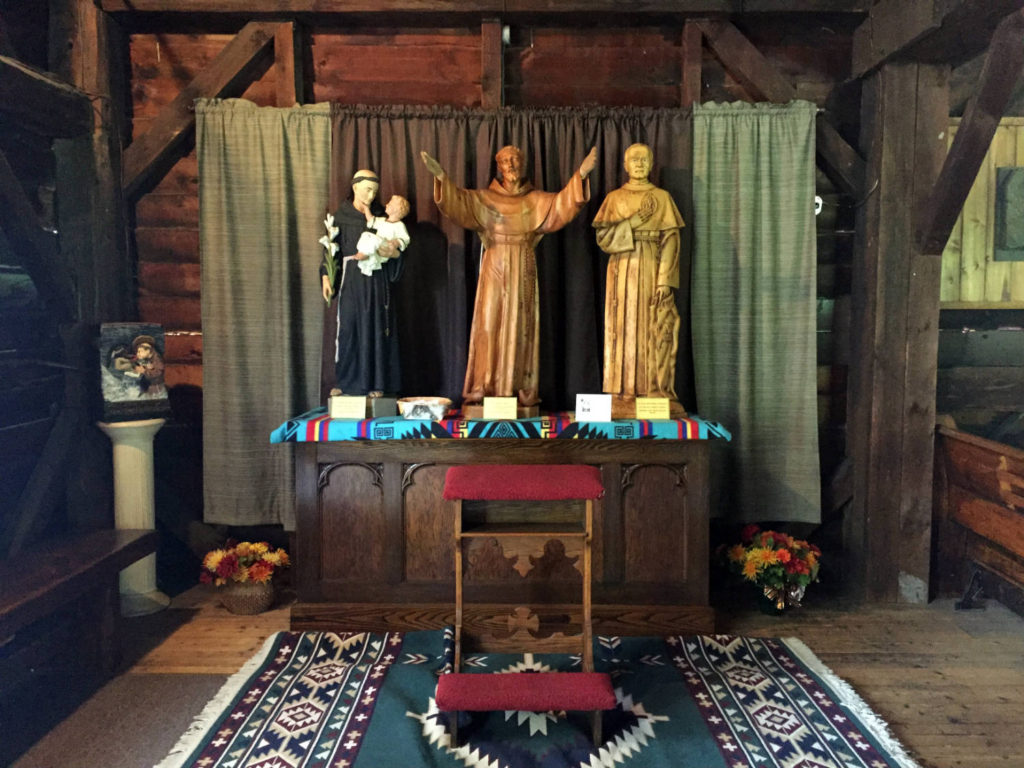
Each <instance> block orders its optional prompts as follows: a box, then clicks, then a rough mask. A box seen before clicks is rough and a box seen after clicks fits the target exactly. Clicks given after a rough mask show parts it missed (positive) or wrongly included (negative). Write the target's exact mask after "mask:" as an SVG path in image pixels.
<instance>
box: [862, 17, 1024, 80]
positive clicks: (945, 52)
mask: <svg viewBox="0 0 1024 768" xmlns="http://www.w3.org/2000/svg"><path fill="white" fill-rule="evenodd" d="M1021 8H1024V0H914V1H913V2H910V1H909V0H880V2H878V3H877V4H876V5H875V6H874V7H873V8H872V9H871V13H870V14H869V16H868V18H867V19H866V20H865V21H864V23H863V24H861V25H860V26H859V27H858V28H857V30H856V31H855V32H854V35H853V54H852V64H851V72H852V76H853V77H854V78H859V77H863V76H864V75H866V74H867V73H868V72H870V71H872V70H873V69H876V68H877V67H878V66H880V65H881V64H882V63H883V62H885V61H889V60H891V59H904V60H908V61H918V62H922V63H933V64H938V63H948V64H952V65H953V66H957V65H959V64H962V63H964V62H965V61H968V60H970V59H972V58H974V57H975V56H977V55H978V54H980V53H981V52H982V51H984V50H985V48H986V47H987V46H988V41H989V39H990V38H991V37H992V33H993V30H995V28H996V27H997V26H998V25H999V23H1000V22H1001V21H1002V19H1003V18H1004V17H1005V16H1007V15H1008V14H1010V13H1013V12H1015V11H1019V10H1020V9H1021Z"/></svg>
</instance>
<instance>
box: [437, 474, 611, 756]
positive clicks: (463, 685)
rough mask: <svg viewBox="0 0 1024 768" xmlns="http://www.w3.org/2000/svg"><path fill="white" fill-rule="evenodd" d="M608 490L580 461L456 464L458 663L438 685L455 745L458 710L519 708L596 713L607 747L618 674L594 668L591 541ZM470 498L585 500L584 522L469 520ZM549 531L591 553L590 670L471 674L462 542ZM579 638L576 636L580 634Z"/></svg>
mask: <svg viewBox="0 0 1024 768" xmlns="http://www.w3.org/2000/svg"><path fill="white" fill-rule="evenodd" d="M603 494H604V486H603V485H602V483H601V473H600V472H599V471H598V470H597V468H596V467H591V466H586V465H577V464H558V465H528V464H476V465H466V466H458V467H452V468H451V469H449V470H448V472H447V474H446V476H445V486H444V498H445V499H448V500H449V501H453V502H455V503H454V511H455V519H454V532H455V663H454V669H455V671H454V672H450V673H448V674H445V675H441V677H440V678H439V679H438V683H437V695H436V701H437V708H438V709H439V710H441V711H442V712H452V713H455V714H454V715H453V717H452V746H456V745H457V744H458V728H457V719H458V718H457V713H458V712H460V711H463V712H490V711H499V710H519V711H528V712H547V711H551V710H555V711H558V710H569V711H589V712H590V713H591V714H590V721H591V729H592V735H593V740H594V745H595V746H600V744H601V711H602V710H606V709H613V708H614V707H615V692H614V691H613V690H612V684H611V677H610V676H609V675H607V674H605V673H598V672H594V649H593V642H592V628H591V597H590V593H591V563H590V560H591V558H590V541H591V537H592V535H593V524H594V499H597V498H600V497H601V496H602V495H603ZM463 500H467V501H468V500H474V501H528V502H538V503H543V502H552V501H565V500H579V501H584V502H585V505H586V506H585V511H584V515H583V520H582V525H577V526H572V525H570V524H568V523H566V524H563V525H558V526H554V527H553V526H552V524H551V523H536V522H533V523H531V522H529V521H524V522H522V523H515V522H511V523H510V522H508V521H507V520H505V521H503V522H502V523H501V524H500V525H499V524H491V525H488V524H486V523H484V524H482V525H472V524H467V525H464V522H466V521H464V520H463V505H462V502H463ZM537 535H543V536H546V537H549V538H552V539H570V540H572V539H575V540H577V541H579V542H580V544H581V545H582V550H583V554H582V557H583V569H582V571H583V573H582V575H583V597H582V600H581V608H582V613H583V622H582V624H583V631H582V633H581V635H580V638H579V639H580V642H581V648H580V650H581V659H582V665H583V671H582V672H540V673H537V672H515V673H506V674H489V673H464V672H461V671H460V669H461V665H462V608H463V592H462V579H463V568H462V546H463V542H464V540H466V539H471V538H473V537H490V538H494V539H499V540H500V539H502V538H509V537H516V536H519V537H522V536H532V537H536V536H537ZM572 639H573V640H575V638H572Z"/></svg>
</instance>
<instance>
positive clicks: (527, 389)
mask: <svg viewBox="0 0 1024 768" xmlns="http://www.w3.org/2000/svg"><path fill="white" fill-rule="evenodd" d="M420 154H421V156H422V158H423V162H424V164H425V165H426V166H427V170H429V171H430V173H431V174H432V175H433V176H434V202H435V203H436V204H437V207H438V209H439V210H440V211H441V213H442V214H443V215H445V216H447V217H448V218H450V219H452V221H455V222H457V223H458V224H459V225H460V226H462V227H465V228H466V229H471V230H473V231H475V232H477V233H479V235H480V240H481V241H482V242H483V245H484V254H483V257H482V260H481V264H480V280H479V282H478V284H477V289H476V301H475V303H474V305H473V324H472V327H471V329H470V333H469V360H468V361H467V364H466V380H465V383H464V384H463V388H462V398H463V413H464V414H467V415H469V414H475V413H476V411H475V410H472V409H467V407H466V406H467V405H469V406H472V407H475V406H476V404H478V403H480V402H482V400H483V398H484V397H485V396H487V397H490V396H497V397H516V398H517V399H518V406H519V412H520V416H532V415H535V413H536V411H537V410H538V409H537V404H538V403H539V402H540V397H539V394H538V380H539V378H538V372H537V369H538V365H539V349H540V345H539V340H540V330H539V329H540V309H539V303H538V300H537V263H536V254H535V252H534V248H535V246H536V245H537V243H538V242H539V241H540V239H541V237H543V236H544V234H546V233H548V232H554V231H556V230H559V229H561V228H562V227H564V226H565V225H566V224H568V223H569V222H570V221H572V220H573V218H575V217H576V214H578V213H579V212H580V210H581V209H582V208H583V206H584V205H585V204H586V203H587V201H588V200H590V182H589V181H588V180H587V176H589V175H590V172H591V171H592V170H593V169H594V165H595V164H596V163H597V149H596V148H594V149H591V150H590V152H589V154H587V156H586V157H585V158H584V159H583V162H582V163H581V164H580V167H579V170H577V171H576V172H575V173H574V174H573V175H572V178H570V179H569V182H568V183H567V184H566V185H565V187H564V188H563V189H562V190H561V191H560V192H543V191H541V190H537V189H534V188H533V185H532V184H530V182H529V181H528V180H527V179H526V178H525V177H524V171H525V159H524V157H523V153H522V151H520V150H519V149H518V148H517V147H512V146H509V147H503V148H502V149H500V150H499V151H498V154H497V155H496V156H495V161H496V162H497V167H498V173H499V176H500V178H499V179H495V180H493V181H491V184H490V186H489V187H488V188H487V189H461V188H460V187H458V186H457V185H456V184H454V183H453V182H452V180H451V179H450V178H448V175H447V174H446V173H445V172H444V170H443V169H442V168H441V165H440V164H439V163H438V162H437V160H435V159H434V158H433V157H431V156H430V155H428V154H427V153H426V152H421V153H420ZM481 410H482V409H481Z"/></svg>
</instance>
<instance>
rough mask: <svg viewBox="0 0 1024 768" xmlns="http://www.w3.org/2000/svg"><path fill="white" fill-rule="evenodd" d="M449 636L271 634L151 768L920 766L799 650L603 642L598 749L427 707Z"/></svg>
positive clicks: (577, 721)
mask: <svg viewBox="0 0 1024 768" xmlns="http://www.w3.org/2000/svg"><path fill="white" fill-rule="evenodd" d="M451 654H452V643H451V631H450V630H447V631H445V632H442V631H431V632H427V631H424V632H409V633H388V634H370V633H360V634H333V633H323V632H305V633H302V632H280V633H277V634H275V635H273V636H271V637H270V638H269V639H268V640H267V642H266V644H265V645H264V648H263V650H262V651H261V652H260V653H259V654H258V655H257V656H256V657H255V658H254V659H252V660H251V661H250V662H249V663H248V664H247V665H246V667H245V668H244V669H243V670H242V671H241V672H239V673H238V674H237V675H235V676H234V677H233V678H232V679H231V680H229V681H228V683H227V684H226V685H225V686H224V689H223V690H222V691H221V693H220V694H219V695H218V697H217V698H216V699H215V700H214V701H212V702H210V704H209V705H207V707H206V709H205V710H204V712H203V713H202V714H201V715H200V716H199V718H198V719H197V720H196V722H195V724H194V725H193V726H192V728H191V729H190V730H189V732H188V733H186V734H185V735H184V736H183V737H182V739H181V740H180V742H179V743H178V745H177V746H176V747H175V749H174V750H173V751H172V752H171V754H170V755H169V756H168V757H167V758H166V759H165V760H164V761H163V762H162V763H161V764H160V766H158V768H185V767H186V766H194V767H195V768H300V767H301V768H417V767H418V766H424V767H430V766H438V767H441V766H443V767H444V768H457V767H459V766H462V767H465V768H527V766H530V767H536V768H562V767H563V766H566V767H567V766H574V767H579V768H613V766H614V767H617V768H622V767H624V768H631V767H635V768H646V767H647V766H670V765H671V766H693V767H694V768H755V767H756V768H916V763H915V762H914V761H913V760H912V759H911V758H910V757H909V756H908V755H907V754H906V753H905V752H904V750H903V749H902V748H901V747H900V745H899V744H898V743H897V742H896V741H895V740H894V739H893V738H892V737H891V735H890V734H889V732H888V729H887V728H886V726H885V724H884V723H883V722H882V721H881V720H879V719H878V717H877V716H875V715H874V714H873V713H872V712H871V711H870V710H869V709H868V708H867V706H866V705H865V704H864V702H862V701H861V700H860V699H859V698H858V697H857V695H856V694H855V693H854V692H853V691H852V690H851V689H850V687H849V686H848V685H847V684H846V683H844V682H843V681H842V680H839V679H838V678H836V677H835V676H834V675H833V674H832V673H831V672H829V671H828V670H827V669H826V668H825V667H823V666H822V664H821V663H820V662H819V661H818V659H817V658H816V657H815V656H814V654H813V653H811V652H810V651H809V650H808V649H807V648H806V647H805V646H804V645H803V644H802V643H801V642H799V641H798V640H793V639H788V640H761V639H751V638H742V637H733V636H726V635H711V636H700V637H669V638H665V639H662V638H629V637H622V638H619V637H599V638H597V639H596V640H595V661H596V665H597V669H598V671H607V672H610V673H611V675H612V680H613V684H614V686H615V695H616V699H617V702H618V704H617V707H616V708H615V709H614V710H611V711H609V712H606V713H605V714H604V724H603V734H604V743H603V744H601V745H600V746H599V747H594V745H592V744H591V743H590V739H589V728H588V727H587V722H586V714H585V713H568V715H567V714H566V713H564V712H541V713H533V712H493V713H473V714H472V716H467V715H466V714H461V715H460V721H459V730H460V740H461V746H459V747H458V748H454V749H453V748H452V747H451V746H450V738H449V723H448V717H449V715H448V713H442V712H439V711H438V710H437V707H436V705H435V702H434V692H435V688H436V685H437V675H438V674H443V673H444V672H445V671H447V670H450V668H451ZM463 666H464V669H466V670H468V671H473V672H479V673H480V674H500V673H502V672H513V671H515V672H524V671H531V670H532V671H537V672H544V671H555V670H565V671H572V670H573V669H574V668H575V669H578V668H579V658H578V657H572V656H568V655H560V654H525V655H512V654H486V655H473V656H469V657H468V658H466V659H464V661H463Z"/></svg>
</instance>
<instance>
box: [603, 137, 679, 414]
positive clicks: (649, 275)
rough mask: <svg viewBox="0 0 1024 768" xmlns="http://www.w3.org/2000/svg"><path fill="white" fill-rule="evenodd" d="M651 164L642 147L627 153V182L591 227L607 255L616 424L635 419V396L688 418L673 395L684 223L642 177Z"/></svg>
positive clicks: (607, 327)
mask: <svg viewBox="0 0 1024 768" xmlns="http://www.w3.org/2000/svg"><path fill="white" fill-rule="evenodd" d="M653 162H654V154H653V152H651V148H650V147H648V146H647V145H646V144H633V145H632V146H630V147H629V148H627V149H626V153H625V167H626V173H628V174H629V181H627V182H626V183H625V184H623V185H622V186H621V187H619V188H618V189H616V190H614V191H612V192H610V193H609V194H608V196H607V197H606V198H605V199H604V202H603V203H602V204H601V208H600V210H598V212H597V216H596V217H595V218H594V222H593V224H594V228H595V229H596V230H597V244H598V247H600V248H601V250H602V251H604V252H605V253H607V254H608V256H609V259H608V276H607V286H606V289H605V303H604V380H603V387H602V388H603V390H604V391H605V392H606V393H610V394H611V395H612V396H613V397H612V416H613V417H614V418H631V417H633V416H634V414H635V412H636V411H635V401H636V398H637V397H660V398H668V399H669V407H670V414H671V416H672V417H673V418H677V417H680V416H685V414H686V412H685V411H684V410H683V407H682V405H680V404H679V401H678V398H677V396H676V392H675V371H676V352H677V350H678V348H679V312H678V311H677V310H676V304H675V291H676V289H677V288H678V287H679V228H680V227H682V226H683V217H682V216H681V215H680V214H679V209H678V208H676V204H675V202H673V200H672V198H671V197H670V196H669V194H668V192H666V191H665V190H664V189H659V188H658V187H656V186H654V184H653V183H651V181H650V180H649V179H648V176H649V175H650V173H651V166H652V165H653Z"/></svg>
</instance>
